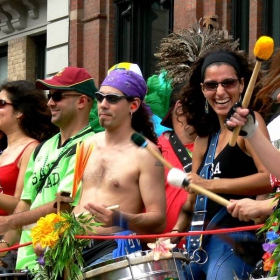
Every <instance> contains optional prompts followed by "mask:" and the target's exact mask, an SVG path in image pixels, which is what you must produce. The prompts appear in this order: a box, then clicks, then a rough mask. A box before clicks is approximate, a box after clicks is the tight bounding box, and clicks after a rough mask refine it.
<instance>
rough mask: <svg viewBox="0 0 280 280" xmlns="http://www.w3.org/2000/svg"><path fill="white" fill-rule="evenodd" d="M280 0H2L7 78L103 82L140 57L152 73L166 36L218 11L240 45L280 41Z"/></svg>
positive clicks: (0, 28) (0, 57)
mask: <svg viewBox="0 0 280 280" xmlns="http://www.w3.org/2000/svg"><path fill="white" fill-rule="evenodd" d="M279 12H280V1H278V0H149V1H143V0H59V1H57V0H0V82H1V81H3V80H5V79H7V78H8V79H13V80H14V79H27V80H30V81H34V80H35V79H36V78H44V77H48V76H52V75H53V74H55V73H56V72H57V71H59V70H61V69H62V68H63V67H65V66H68V65H72V66H78V67H84V68H86V69H87V70H88V71H89V72H90V73H91V74H92V75H93V77H94V79H95V81H96V84H97V85H100V83H101V82H102V80H103V78H104V77H105V75H106V73H107V70H108V69H109V68H110V67H111V66H112V65H113V64H115V63H117V62H121V61H129V62H134V63H137V64H138V65H139V66H140V68H141V69H142V72H143V74H144V76H145V78H146V79H147V78H148V77H149V76H151V75H152V74H154V73H155V71H156V63H157V61H156V58H155V56H154V53H156V52H157V48H158V46H159V44H160V41H161V39H162V38H164V37H166V36H168V34H169V33H170V32H172V31H174V32H177V31H178V30H180V29H184V28H188V27H189V26H190V24H192V23H193V22H197V21H199V20H200V19H201V18H202V17H203V16H205V15H209V16H211V15H215V16H217V22H218V24H219V28H220V29H226V30H227V31H228V32H229V34H231V35H232V36H233V37H234V39H237V38H239V39H240V48H241V49H243V50H246V51H247V52H248V53H249V54H250V55H253V48H254V45H255V42H256V40H257V39H258V38H259V37H260V36H262V35H268V36H271V37H273V39H274V41H275V47H279V46H280V23H279V21H280V19H279V14H280V13H279Z"/></svg>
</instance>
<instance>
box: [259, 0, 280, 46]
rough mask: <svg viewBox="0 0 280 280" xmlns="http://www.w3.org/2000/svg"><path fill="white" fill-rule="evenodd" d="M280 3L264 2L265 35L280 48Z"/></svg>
mask: <svg viewBox="0 0 280 280" xmlns="http://www.w3.org/2000/svg"><path fill="white" fill-rule="evenodd" d="M279 13H280V1H279V0H264V1H263V19H264V20H263V28H262V29H263V33H264V35H267V36H270V37H272V38H273V40H274V44H275V47H279V46H280V29H279V26H280V18H279Z"/></svg>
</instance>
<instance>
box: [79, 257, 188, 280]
mask: <svg viewBox="0 0 280 280" xmlns="http://www.w3.org/2000/svg"><path fill="white" fill-rule="evenodd" d="M149 252H150V251H142V252H136V253H134V254H130V255H127V256H124V257H120V258H116V259H112V260H109V261H106V262H103V263H99V264H96V265H93V266H89V267H87V268H85V269H84V273H83V274H84V279H87V280H111V279H116V280H130V279H131V280H132V279H135V280H136V279H137V280H140V279H143V280H144V279H145V280H164V279H166V278H173V279H180V277H179V274H180V273H179V270H180V269H181V267H180V265H181V263H182V264H183V263H184V262H185V261H186V257H185V256H184V255H183V254H182V253H181V252H173V253H172V257H170V258H167V257H163V258H161V259H160V260H158V261H154V259H153V256H152V255H149ZM178 264H179V265H178Z"/></svg>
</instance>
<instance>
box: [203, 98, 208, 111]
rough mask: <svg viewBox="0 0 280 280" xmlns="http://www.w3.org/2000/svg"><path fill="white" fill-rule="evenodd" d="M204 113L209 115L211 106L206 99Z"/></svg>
mask: <svg viewBox="0 0 280 280" xmlns="http://www.w3.org/2000/svg"><path fill="white" fill-rule="evenodd" d="M204 111H205V113H206V114H208V113H209V104H208V101H207V100H206V99H205V105H204Z"/></svg>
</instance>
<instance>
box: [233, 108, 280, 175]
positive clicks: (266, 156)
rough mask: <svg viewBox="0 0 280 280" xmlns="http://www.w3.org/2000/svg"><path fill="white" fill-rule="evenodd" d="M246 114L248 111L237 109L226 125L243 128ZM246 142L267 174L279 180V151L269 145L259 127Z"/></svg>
mask: <svg viewBox="0 0 280 280" xmlns="http://www.w3.org/2000/svg"><path fill="white" fill-rule="evenodd" d="M248 114H249V110H248V109H241V108H237V110H236V113H235V114H234V115H233V116H232V117H231V118H230V121H227V125H228V126H231V127H235V126H236V125H240V126H243V125H244V124H245V123H246V122H247V119H246V116H247V115H248ZM252 125H254V124H252ZM247 141H248V142H249V143H250V145H251V147H252V148H253V149H254V151H255V153H256V154H257V155H258V157H259V159H260V160H261V161H262V163H263V164H264V166H265V167H266V168H267V169H268V170H269V172H270V173H272V174H274V175H275V176H276V177H278V178H280V170H279V165H280V151H278V150H277V149H276V148H275V147H274V146H273V145H272V144H271V143H270V141H269V139H268V138H267V137H266V136H265V135H264V134H263V132H262V130H261V128H260V127H259V126H258V127H257V129H256V130H255V132H254V133H253V134H252V136H251V137H250V138H248V140H247Z"/></svg>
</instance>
